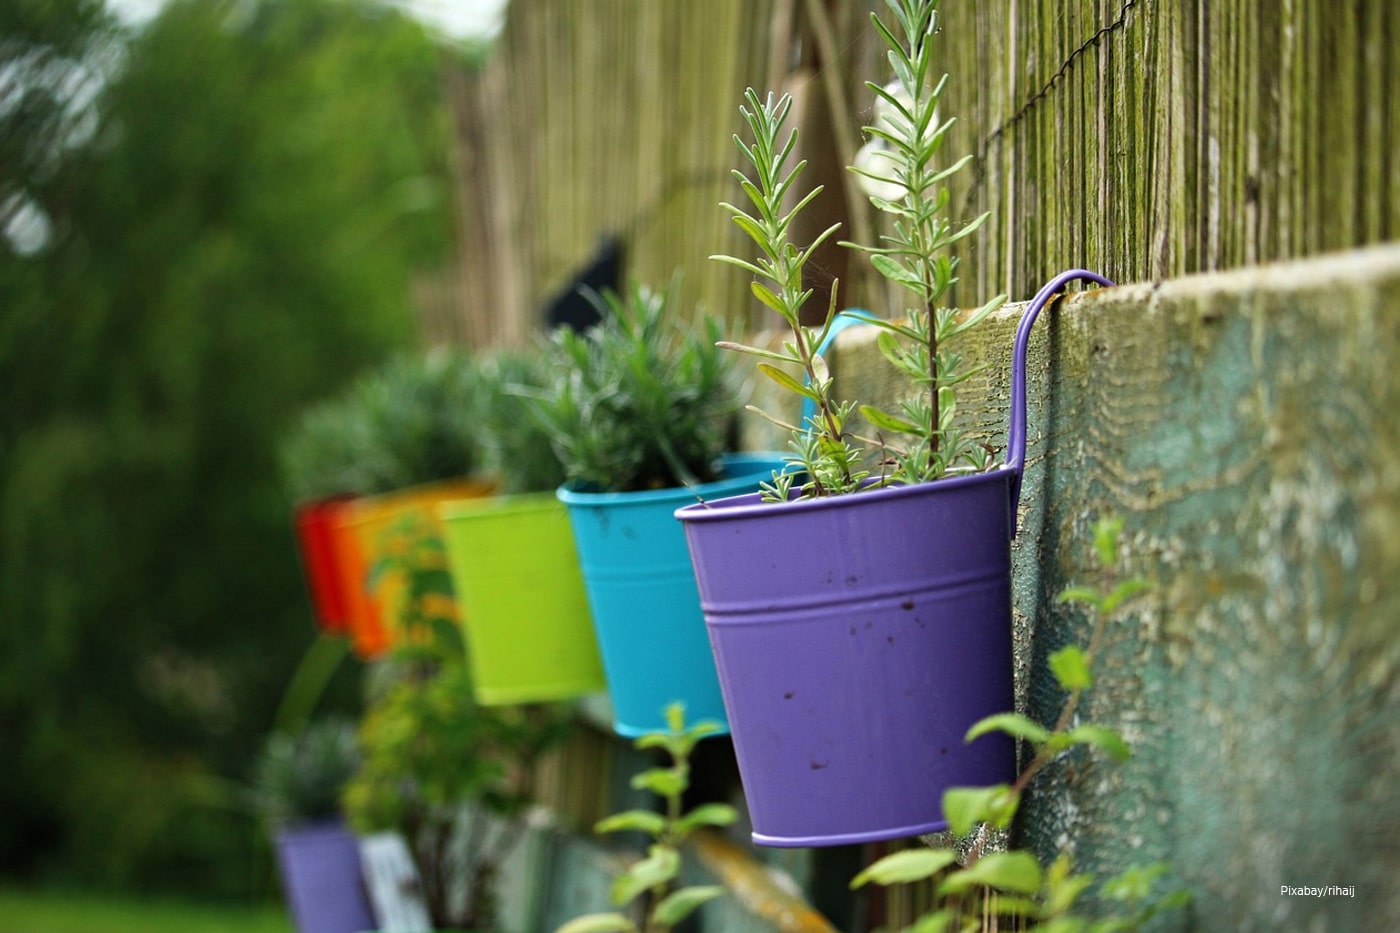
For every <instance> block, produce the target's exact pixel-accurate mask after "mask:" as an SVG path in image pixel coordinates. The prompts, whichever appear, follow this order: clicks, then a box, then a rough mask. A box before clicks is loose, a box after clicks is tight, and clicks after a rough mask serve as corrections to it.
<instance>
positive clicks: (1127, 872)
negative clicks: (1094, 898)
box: [1099, 862, 1167, 904]
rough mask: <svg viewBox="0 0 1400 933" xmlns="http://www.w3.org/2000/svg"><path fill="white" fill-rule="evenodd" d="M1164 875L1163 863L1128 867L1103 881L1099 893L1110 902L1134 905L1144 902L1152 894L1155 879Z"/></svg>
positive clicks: (1165, 871)
mask: <svg viewBox="0 0 1400 933" xmlns="http://www.w3.org/2000/svg"><path fill="white" fill-rule="evenodd" d="M1166 873H1167V864H1166V863H1165V862H1153V863H1152V864H1150V865H1130V866H1128V867H1127V868H1125V869H1124V870H1123V871H1122V872H1120V873H1119V874H1117V875H1115V876H1113V877H1112V878H1109V879H1108V880H1107V881H1105V882H1104V883H1103V887H1102V889H1101V890H1100V892H1099V893H1100V894H1101V895H1102V896H1104V897H1106V898H1108V899H1110V900H1114V901H1121V902H1124V903H1129V904H1131V903H1136V902H1137V901H1142V900H1146V899H1147V898H1148V897H1149V896H1150V895H1151V894H1152V887H1153V885H1155V884H1156V883H1157V879H1158V878H1160V877H1162V876H1163V875H1165V874H1166Z"/></svg>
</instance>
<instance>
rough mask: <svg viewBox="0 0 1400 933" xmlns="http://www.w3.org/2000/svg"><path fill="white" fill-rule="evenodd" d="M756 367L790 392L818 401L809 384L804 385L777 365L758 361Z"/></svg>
mask: <svg viewBox="0 0 1400 933" xmlns="http://www.w3.org/2000/svg"><path fill="white" fill-rule="evenodd" d="M758 369H759V372H761V373H763V375H765V376H767V377H768V378H769V379H772V380H773V381H774V382H776V383H777V384H778V385H780V386H782V387H783V388H784V389H787V390H789V391H791V392H796V393H797V394H798V395H800V396H802V397H803V398H809V399H811V400H812V401H814V402H815V401H819V399H818V398H817V393H816V392H814V391H813V390H812V387H811V386H808V385H804V384H803V383H802V382H801V381H800V380H799V379H797V377H795V376H793V375H791V374H789V373H787V372H784V371H783V370H781V369H779V368H778V367H776V366H773V365H770V364H768V363H759V364H758Z"/></svg>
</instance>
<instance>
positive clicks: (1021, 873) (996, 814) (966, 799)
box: [851, 519, 1190, 933]
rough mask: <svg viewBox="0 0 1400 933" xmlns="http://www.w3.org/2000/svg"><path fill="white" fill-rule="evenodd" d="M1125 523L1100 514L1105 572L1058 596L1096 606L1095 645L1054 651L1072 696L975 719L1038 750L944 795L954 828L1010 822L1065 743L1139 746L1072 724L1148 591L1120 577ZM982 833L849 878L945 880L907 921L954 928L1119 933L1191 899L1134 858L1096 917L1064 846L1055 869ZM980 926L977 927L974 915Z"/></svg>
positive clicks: (1101, 729) (932, 929)
mask: <svg viewBox="0 0 1400 933" xmlns="http://www.w3.org/2000/svg"><path fill="white" fill-rule="evenodd" d="M1121 531H1122V522H1121V521H1119V520H1117V519H1102V520H1100V521H1099V522H1098V523H1097V525H1096V526H1095V529H1094V552H1095V555H1096V556H1097V558H1098V562H1099V568H1100V573H1101V575H1102V579H1101V582H1100V585H1099V586H1098V587H1078V586H1076V587H1070V588H1069V589H1066V590H1064V591H1063V592H1062V593H1061V594H1060V601H1061V602H1065V603H1075V604H1078V605H1081V606H1084V607H1086V608H1087V609H1088V610H1089V611H1090V612H1091V613H1092V615H1093V630H1092V633H1091V635H1090V637H1089V643H1088V646H1087V647H1085V648H1081V647H1079V646H1078V645H1069V646H1067V647H1065V648H1061V649H1060V650H1059V651H1056V652H1055V653H1054V654H1052V655H1051V656H1050V659H1049V664H1050V671H1051V674H1052V675H1053V676H1054V677H1055V680H1056V682H1057V683H1058V684H1059V685H1060V687H1061V688H1062V689H1063V690H1064V691H1065V693H1066V695H1067V698H1066V700H1065V705H1064V707H1063V708H1062V709H1061V711H1060V716H1059V718H1058V719H1057V720H1056V722H1055V724H1054V726H1053V727H1052V728H1048V729H1047V728H1046V727H1044V726H1042V725H1041V724H1039V723H1037V722H1036V721H1035V720H1033V719H1030V718H1029V717H1027V716H1023V715H1021V714H1019V713H1001V714H998V715H995V716H989V717H987V718H986V719H983V720H982V721H980V722H978V723H976V724H975V725H974V726H973V727H972V728H971V729H969V730H968V733H967V741H969V742H971V741H972V740H974V739H976V738H977V737H978V736H981V735H984V734H986V733H989V732H1004V733H1006V734H1007V735H1010V736H1013V737H1014V738H1017V739H1021V740H1024V741H1027V742H1029V743H1030V744H1031V746H1032V748H1034V749H1035V754H1034V756H1033V757H1032V758H1031V761H1030V763H1029V764H1028V765H1027V766H1026V768H1025V769H1024V770H1023V771H1022V772H1021V774H1020V776H1019V777H1018V778H1017V780H1016V782H1015V783H1014V784H998V785H994V786H991V787H959V788H949V789H948V790H947V791H946V792H945V793H944V795H943V813H944V816H945V817H946V818H947V820H948V826H949V829H950V830H951V832H953V833H954V834H956V835H959V836H967V835H968V834H970V833H972V832H973V831H974V830H977V829H978V827H979V825H983V826H984V827H985V828H991V829H996V830H1005V829H1006V828H1007V827H1009V826H1010V825H1011V821H1012V819H1013V818H1014V817H1015V815H1016V811H1017V809H1018V808H1019V806H1020V803H1021V800H1022V797H1023V796H1024V794H1025V792H1026V789H1027V787H1029V785H1030V782H1031V780H1032V779H1034V778H1035V776H1036V775H1037V774H1039V773H1040V772H1041V771H1042V770H1043V769H1044V768H1045V767H1046V766H1047V765H1049V764H1050V763H1051V762H1053V761H1054V760H1055V759H1056V758H1058V757H1059V756H1060V755H1061V754H1063V753H1064V752H1066V751H1067V750H1069V749H1071V748H1074V747H1077V746H1086V747H1088V748H1091V749H1093V750H1096V751H1098V752H1100V753H1102V754H1106V755H1108V756H1109V757H1110V758H1112V759H1114V760H1115V761H1125V760H1127V759H1128V757H1129V756H1130V754H1131V751H1130V749H1129V747H1128V743H1127V742H1125V741H1124V740H1123V737H1122V736H1121V735H1119V734H1118V733H1117V732H1116V731H1114V730H1113V729H1110V728H1108V727H1106V726H1101V725H1098V724H1095V723H1082V724H1080V725H1071V724H1072V723H1073V722H1074V721H1075V716H1076V713H1077V712H1078V709H1079V704H1080V700H1081V698H1082V697H1083V695H1084V692H1085V691H1086V690H1088V689H1089V688H1090V687H1091V686H1093V683H1094V675H1093V660H1094V658H1095V656H1096V655H1097V654H1098V652H1099V650H1100V649H1101V647H1102V645H1103V640H1104V634H1105V632H1106V630H1107V627H1108V623H1109V621H1110V620H1111V619H1112V618H1113V617H1114V615H1115V614H1116V613H1118V612H1119V611H1120V610H1121V609H1122V608H1123V607H1124V606H1126V605H1128V604H1129V603H1130V602H1131V601H1132V600H1133V599H1136V598H1137V597H1140V596H1141V595H1143V594H1144V593H1145V592H1146V591H1147V590H1148V584H1147V582H1146V581H1144V580H1142V579H1139V578H1136V577H1129V578H1126V579H1122V580H1120V579H1118V578H1117V574H1116V568H1117V564H1118V539H1119V535H1120V533H1121ZM985 828H984V830H983V832H982V833H981V834H980V835H979V836H978V837H977V838H976V840H975V842H974V844H973V846H972V850H971V852H970V854H969V855H968V856H967V857H966V858H965V859H964V860H963V862H964V864H963V865H962V866H959V864H958V863H959V857H958V853H957V851H956V850H954V849H952V848H930V849H918V850H910V851H903V852H897V853H895V854H893V855H890V856H886V857H885V858H882V859H880V860H879V861H877V862H875V863H874V864H873V865H871V866H870V867H869V868H867V869H865V870H864V871H863V872H861V873H860V874H858V875H857V876H856V877H855V879H854V880H852V882H851V887H853V888H854V887H860V886H862V885H864V884H867V883H869V882H874V883H876V884H882V885H891V884H906V883H909V882H915V881H924V880H926V879H930V878H933V879H937V887H936V892H935V893H936V895H937V897H938V903H937V904H935V906H934V909H933V910H931V911H930V912H929V913H927V914H925V915H924V916H923V917H921V918H920V919H919V920H918V921H917V922H916V923H915V924H914V925H913V926H911V927H908V928H907V929H908V930H911V931H919V933H947V931H957V930H964V929H968V927H967V925H966V924H965V918H967V917H969V916H997V915H1000V916H1004V917H1005V916H1010V917H1014V918H1017V919H1018V920H1020V921H1022V923H1028V924H1030V925H1029V926H1024V925H1023V926H1020V927H1018V928H1019V929H1034V930H1037V931H1042V933H1112V931H1135V930H1138V929H1140V928H1141V927H1142V925H1143V924H1144V923H1146V922H1147V920H1149V919H1150V918H1151V917H1152V916H1154V915H1155V914H1157V913H1159V912H1161V911H1164V910H1170V909H1175V908H1178V907H1181V906H1183V905H1184V904H1185V903H1186V902H1187V901H1188V900H1189V897H1190V896H1189V892H1186V891H1184V890H1178V891H1173V892H1171V893H1168V894H1165V895H1161V896H1157V894H1156V882H1157V881H1158V880H1159V879H1160V878H1161V877H1162V876H1163V875H1165V874H1166V873H1167V871H1168V867H1167V866H1166V865H1163V864H1160V863H1158V864H1153V865H1150V866H1145V867H1144V866H1132V867H1129V868H1128V869H1126V870H1125V871H1123V872H1122V873H1120V874H1118V875H1117V876H1115V877H1113V878H1110V879H1107V880H1105V881H1104V882H1103V884H1102V885H1101V886H1100V888H1099V894H1100V897H1101V898H1102V900H1104V901H1106V902H1111V903H1115V904H1118V905H1121V907H1122V913H1119V914H1117V915H1115V916H1112V917H1107V918H1102V919H1098V920H1088V919H1085V918H1084V917H1082V916H1079V915H1076V914H1075V913H1074V908H1075V903H1076V901H1077V900H1078V899H1079V896H1080V895H1081V894H1082V893H1083V892H1084V891H1085V890H1087V889H1088V888H1090V887H1091V886H1092V885H1093V883H1094V880H1095V879H1094V878H1093V877H1092V876H1091V875H1089V874H1086V873H1076V872H1075V871H1074V869H1073V864H1072V862H1071V861H1070V858H1069V856H1068V855H1067V854H1064V853H1062V854H1061V855H1060V856H1059V857H1058V858H1056V859H1055V861H1054V862H1053V863H1052V864H1051V865H1050V867H1049V868H1043V867H1042V866H1041V865H1040V863H1039V861H1037V859H1036V858H1035V856H1033V855H1032V854H1031V853H1029V852H1022V851H1007V852H990V853H989V852H986V851H985V849H986V840H987V832H986V831H985ZM972 929H976V926H975V924H974V925H973V926H972Z"/></svg>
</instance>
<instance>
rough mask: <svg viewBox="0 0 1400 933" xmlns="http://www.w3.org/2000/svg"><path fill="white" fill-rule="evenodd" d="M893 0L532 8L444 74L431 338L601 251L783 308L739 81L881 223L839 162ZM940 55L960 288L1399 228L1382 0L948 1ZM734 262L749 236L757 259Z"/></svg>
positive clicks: (500, 338) (1390, 45) (1389, 18)
mask: <svg viewBox="0 0 1400 933" xmlns="http://www.w3.org/2000/svg"><path fill="white" fill-rule="evenodd" d="M882 6H883V4H881V3H879V2H878V0H861V2H838V0H707V2H705V3H694V2H681V0H531V2H528V3H526V2H517V3H514V4H512V5H511V7H510V9H509V14H508V17H507V23H506V27H505V30H504V33H503V35H502V36H501V38H500V40H499V47H498V48H497V50H496V51H495V53H494V55H493V57H492V58H491V60H490V61H489V62H488V63H487V65H486V67H485V68H484V69H483V70H481V71H479V72H466V71H464V70H461V69H449V70H448V73H447V75H446V77H445V86H446V88H447V90H448V92H449V97H450V100H451V102H452V108H453V114H454V118H455V123H456V125H457V130H458V132H457V142H458V147H457V160H456V165H457V171H458V192H457V194H458V197H457V203H458V217H459V228H460V231H461V252H460V257H459V261H458V263H457V264H456V267H455V268H454V269H452V270H451V271H450V272H448V273H446V274H444V275H441V276H438V277H436V278H434V279H432V280H429V281H425V282H424V283H423V286H422V288H421V299H422V303H423V304H424V305H425V306H427V309H428V313H427V315H426V319H427V323H428V326H427V329H428V332H429V336H430V338H431V339H434V340H444V339H445V340H460V341H465V342H468V343H471V344H473V345H478V346H484V345H492V344H498V343H518V342H519V341H520V340H522V339H523V338H524V337H525V335H526V334H528V333H529V332H530V331H531V330H532V329H534V328H535V327H536V326H537V325H538V324H539V322H540V320H541V318H542V316H543V309H544V307H545V305H546V304H547V303H548V301H549V300H550V298H551V296H553V295H556V294H557V293H559V291H560V290H561V289H566V288H568V287H569V286H570V283H571V281H572V279H573V277H574V276H575V275H576V274H577V273H578V271H579V270H580V269H582V268H583V267H585V266H586V265H587V264H588V262H589V260H590V258H591V257H592V256H593V255H594V254H595V253H596V252H597V251H598V249H599V248H600V245H601V244H602V243H603V242H604V241H605V240H606V239H608V238H610V237H616V238H618V240H619V241H620V243H621V246H622V249H623V255H624V269H625V274H626V275H627V276H632V277H636V278H638V279H640V280H643V281H646V282H650V283H656V284H659V283H662V282H665V281H666V280H668V279H669V278H670V277H671V275H672V273H673V272H674V271H675V270H676V269H680V270H682V271H683V273H684V276H685V285H684V293H685V297H686V299H687V300H688V301H689V300H696V301H703V303H704V304H705V305H706V306H708V307H709V308H710V309H712V310H714V311H716V312H718V313H721V314H724V315H725V316H726V317H728V318H730V319H731V320H734V321H746V322H747V323H749V324H750V325H752V326H756V327H761V326H765V325H766V324H771V323H772V322H771V320H770V319H768V318H765V317H764V316H763V315H762V314H761V313H760V312H759V310H758V309H756V308H755V307H754V302H753V301H752V300H751V299H750V298H749V296H748V293H747V283H746V281H745V279H744V276H743V275H742V274H740V273H738V272H737V271H735V270H732V269H729V268H727V267H724V266H720V265H718V264H716V263H713V262H709V261H708V260H707V258H706V257H707V256H709V255H710V254H713V253H716V252H723V251H731V250H735V249H738V250H741V251H746V250H747V245H746V244H744V243H743V242H741V240H740V234H739V232H738V231H737V229H736V228H734V227H733V225H732V224H731V223H730V222H729V221H728V219H727V218H726V216H725V215H724V213H723V212H722V211H721V210H720V209H719V207H718V206H717V204H718V202H719V201H721V200H734V199H736V198H738V197H740V195H739V192H738V189H737V187H736V186H735V184H734V182H733V181H732V179H731V177H730V170H731V169H732V168H734V167H737V165H738V158H739V156H738V153H737V151H736V150H735V149H734V146H733V144H732V141H731V137H732V135H733V134H734V133H735V132H738V131H739V130H740V128H741V126H742V123H741V121H740V118H739V115H738V105H739V103H740V101H741V96H742V92H743V89H744V88H745V87H748V86H753V87H755V88H758V89H760V90H763V89H775V90H779V91H783V90H786V91H790V92H792V93H793V94H794V95H795V97H796V98H797V107H796V108H795V110H796V112H797V113H798V115H799V116H798V119H799V122H800V125H801V127H802V132H803V136H802V143H801V145H802V153H801V154H802V155H803V156H805V157H807V158H809V159H810V160H811V163H812V164H811V167H810V168H809V175H810V177H811V178H812V180H813V181H820V182H824V183H825V184H827V186H828V189H829V190H828V191H827V193H825V194H824V195H823V197H822V199H821V200H820V201H819V202H818V205H817V213H818V214H819V215H820V216H818V217H814V218H813V225H814V226H815V224H816V223H817V222H819V221H831V220H840V221H842V222H843V223H844V224H845V225H846V231H845V232H844V233H843V235H854V236H855V238H858V239H862V240H868V239H869V238H870V230H871V229H872V226H873V224H874V218H873V216H872V213H871V211H870V208H869V206H868V204H865V203H864V202H863V200H862V198H861V197H860V196H859V195H858V193H856V192H855V191H854V190H853V187H852V179H851V178H850V176H849V173H846V172H843V171H842V170H841V166H842V165H843V164H846V163H847V162H849V160H850V156H851V153H852V152H853V151H854V149H855V147H856V146H858V145H859V143H860V141H861V136H860V127H861V126H862V125H864V124H865V123H866V122H868V120H869V104H870V99H871V95H870V93H869V91H868V90H866V89H865V88H864V82H865V81H866V80H877V81H882V80H884V78H885V72H884V68H885V66H884V63H883V59H882V57H881V54H880V50H879V46H878V41H877V39H876V37H875V36H874V34H873V31H872V30H871V28H870V25H869V14H870V12H871V11H872V10H875V9H877V8H881V7H882ZM941 41H942V43H943V50H942V52H941V53H940V56H939V61H940V62H941V63H942V67H944V68H946V69H947V70H948V72H949V73H950V74H951V79H950V81H949V86H948V91H947V94H946V97H945V104H946V107H945V109H946V111H947V113H948V114H951V115H956V116H957V117H958V124H957V126H956V127H955V129H954V131H953V134H952V138H951V140H950V150H949V151H950V153H964V152H971V153H973V154H974V155H975V156H976V158H975V161H974V163H973V165H972V166H971V168H970V169H969V170H968V171H966V172H964V173H963V174H962V175H961V176H960V177H959V178H958V179H957V180H956V182H955V197H956V200H955V203H956V204H957V205H959V207H960V210H959V213H960V214H961V215H962V216H963V217H964V218H967V219H970V218H972V217H975V216H977V215H978V214H979V213H981V212H982V211H990V212H991V213H992V217H991V220H990V222H989V223H988V224H987V225H986V226H985V227H984V228H983V230H982V231H981V232H980V234H979V235H978V237H977V239H976V241H975V243H972V244H971V245H970V246H969V249H968V250H967V255H965V256H964V259H965V260H967V263H966V264H965V265H964V269H963V273H964V279H965V281H964V284H963V286H962V289H963V296H964V302H965V303H971V302H972V301H973V300H974V299H979V298H984V297H987V296H990V295H992V294H995V293H997V292H1005V293H1007V294H1008V295H1009V296H1010V297H1011V298H1012V299H1013V300H1014V299H1018V298H1024V297H1027V296H1029V295H1030V293H1031V292H1032V291H1033V290H1034V288H1035V286H1036V285H1038V284H1039V283H1040V282H1041V281H1042V280H1043V279H1045V278H1046V277H1048V276H1049V275H1051V274H1053V273H1054V272H1055V271H1058V270H1059V269H1062V268H1065V267H1068V266H1088V267H1091V268H1095V269H1098V270H1100V271H1103V272H1104V273H1105V274H1107V275H1109V276H1110V277H1111V278H1113V279H1115V280H1116V281H1124V282H1127V281H1149V280H1160V279H1162V278H1165V277H1169V276H1177V275H1182V274H1187V273H1192V272H1200V271H1210V270H1215V269H1223V268H1231V267H1237V266H1244V265H1252V264H1256V263H1259V262H1264V261H1268V260H1273V259H1284V258H1295V257H1301V256H1308V255H1315V254H1318V253H1321V252H1325V251H1329V250H1335V249H1340V248H1345V247H1350V246H1356V245H1362V244H1370V243H1376V242H1382V241H1386V240H1391V239H1394V238H1396V237H1398V236H1400V155H1397V151H1400V6H1397V5H1396V4H1394V3H1393V0H1356V2H1352V3H1346V4H1337V3H1334V2H1331V0H1240V2H1232V3H1211V2H1208V0H1170V2H1167V0H1112V2H1108V0H1070V2H1065V0H979V2H975V3H973V2H966V0H964V2H957V0H947V2H945V3H944V4H943V32H942V36H941ZM741 254H742V252H741ZM817 265H818V268H817V269H816V270H815V271H816V279H817V282H816V284H818V285H821V284H824V283H827V282H829V280H830V279H831V278H833V277H836V278H841V279H843V288H842V294H843V296H844V302H845V303H849V304H858V305H866V306H872V307H877V308H878V307H882V306H883V299H882V297H881V296H880V294H878V293H877V292H876V291H875V290H874V288H873V283H872V278H871V276H870V274H869V269H868V266H867V265H866V263H865V261H864V259H862V258H859V257H856V258H851V257H849V256H848V255H847V254H846V252H845V251H843V250H832V251H830V252H829V253H827V254H825V255H823V256H821V257H819V260H818V263H817Z"/></svg>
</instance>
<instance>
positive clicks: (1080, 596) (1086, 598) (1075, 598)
mask: <svg viewBox="0 0 1400 933" xmlns="http://www.w3.org/2000/svg"><path fill="white" fill-rule="evenodd" d="M1055 601H1056V602H1061V603H1081V604H1083V605H1085V606H1091V607H1093V608H1094V609H1098V608H1099V607H1100V606H1102V605H1103V597H1102V596H1100V595H1099V591H1098V590H1096V589H1093V588H1092V587H1088V586H1067V587H1065V588H1064V589H1063V590H1060V595H1059V596H1057V597H1055Z"/></svg>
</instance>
